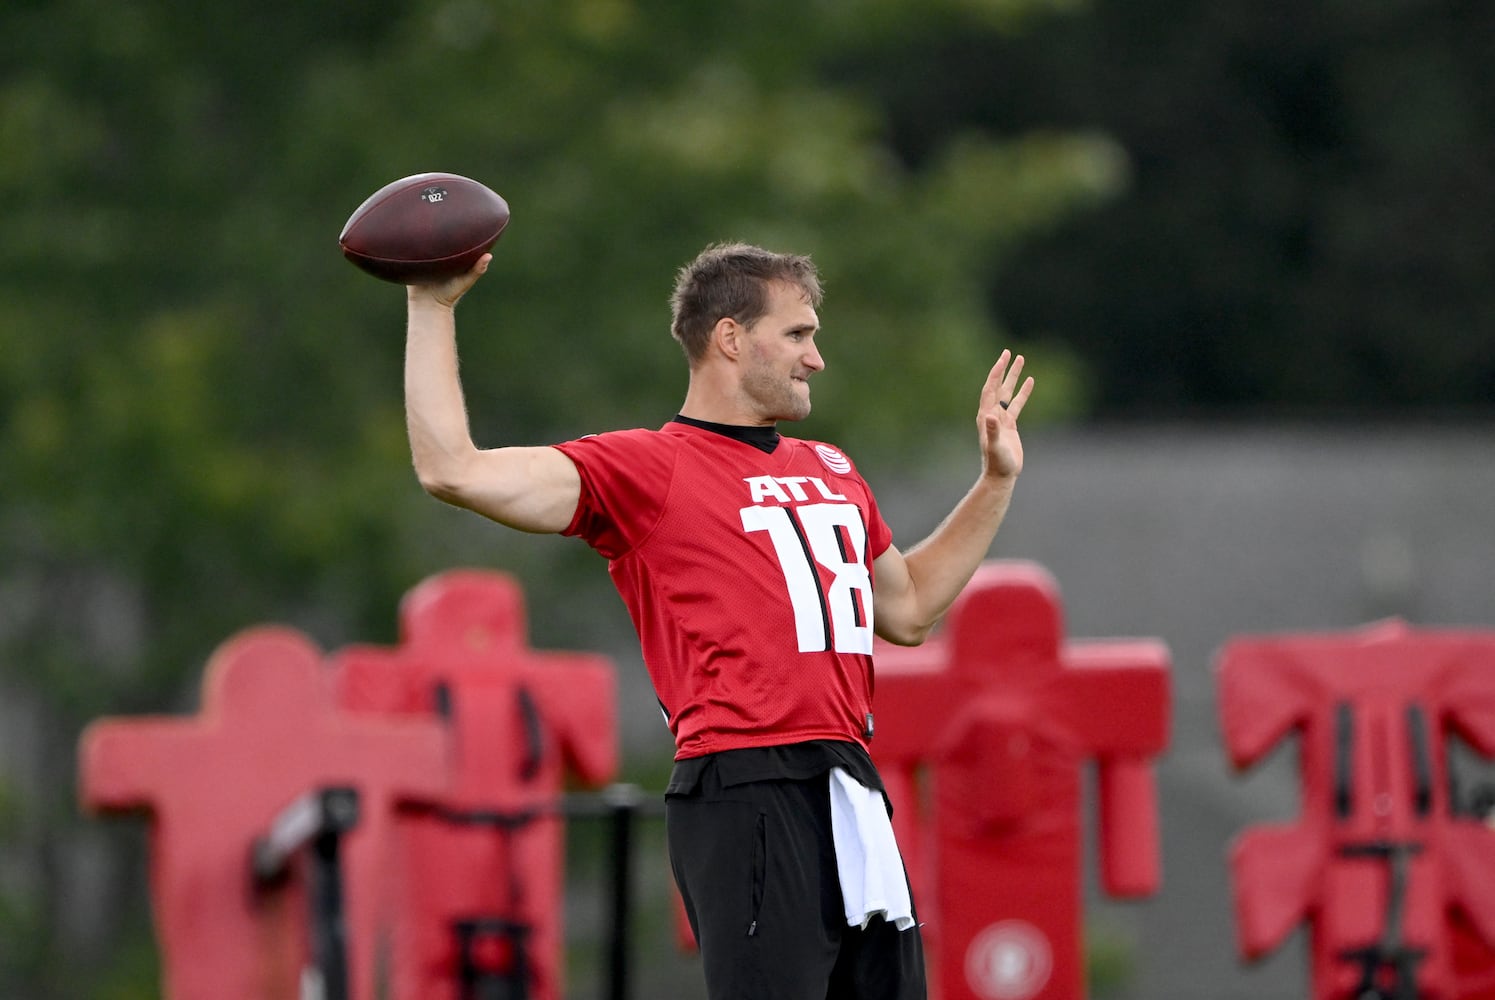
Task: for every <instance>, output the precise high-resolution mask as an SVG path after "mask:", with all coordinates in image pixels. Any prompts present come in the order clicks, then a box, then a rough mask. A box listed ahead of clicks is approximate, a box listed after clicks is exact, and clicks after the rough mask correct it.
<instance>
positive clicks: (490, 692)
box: [334, 570, 617, 1000]
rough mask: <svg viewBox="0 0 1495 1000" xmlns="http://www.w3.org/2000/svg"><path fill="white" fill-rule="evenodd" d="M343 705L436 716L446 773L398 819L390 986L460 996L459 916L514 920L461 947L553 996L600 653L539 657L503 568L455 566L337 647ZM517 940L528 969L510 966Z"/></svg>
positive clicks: (598, 716)
mask: <svg viewBox="0 0 1495 1000" xmlns="http://www.w3.org/2000/svg"><path fill="white" fill-rule="evenodd" d="M334 659H335V663H336V668H337V669H336V672H337V678H338V679H337V685H338V700H339V702H340V703H341V704H342V705H344V706H347V707H349V708H354V709H358V710H361V711H366V712H379V713H385V714H392V715H397V716H413V717H417V718H423V719H438V718H441V719H444V720H445V725H446V728H447V733H448V754H449V758H450V762H451V767H452V769H453V775H454V777H453V782H452V785H451V787H450V789H449V791H448V793H447V794H446V795H445V796H444V797H443V798H442V799H441V800H440V802H439V803H438V808H437V809H436V810H434V811H431V812H427V813H423V814H408V815H404V816H402V817H401V819H400V821H399V822H400V829H399V838H398V839H399V841H400V852H401V858H402V863H401V865H400V869H399V871H398V872H397V873H396V877H395V878H394V879H392V880H391V882H390V884H389V887H390V892H391V898H389V899H388V900H386V904H387V905H388V906H389V907H390V910H389V912H391V913H392V914H393V921H394V932H393V940H394V947H393V952H392V970H391V971H392V979H393V983H394V990H393V994H392V995H393V996H394V997H395V998H397V1000H417V998H418V1000H441V998H448V997H451V998H455V997H457V996H459V983H460V980H461V977H462V960H463V956H462V949H461V947H460V944H459V940H460V939H459V936H458V933H457V931H456V926H457V924H458V922H459V921H464V920H467V921H479V920H482V921H489V923H488V924H487V925H486V926H489V927H490V928H491V927H502V926H509V927H514V928H518V930H517V931H516V933H517V934H518V935H519V938H518V939H516V938H508V939H504V938H502V937H492V936H490V937H489V938H488V939H487V940H486V941H482V942H479V946H478V947H475V948H474V949H473V950H472V951H471V952H470V953H469V954H470V957H471V958H472V960H474V961H476V962H477V963H478V964H479V965H480V966H481V967H482V971H485V972H487V973H490V974H499V975H514V976H518V977H519V978H522V980H523V981H524V983H525V989H526V990H527V991H528V992H527V993H526V994H525V995H526V996H529V997H531V998H533V1000H559V998H560V997H561V996H562V995H563V993H562V987H563V982H562V978H563V977H562V974H561V972H562V961H561V959H562V954H561V950H562V938H563V934H562V919H561V918H562V903H563V888H564V887H563V876H564V872H563V859H564V836H563V834H564V824H563V820H562V819H561V817H559V816H558V815H557V808H558V806H559V804H560V798H561V794H562V792H563V790H564V786H565V782H566V780H567V778H568V777H569V778H572V779H574V780H575V781H577V782H578V783H580V784H583V785H593V786H595V785H600V784H603V783H604V782H606V781H608V780H609V779H611V778H612V777H613V775H614V774H615V772H616V769H617V724H616V719H617V696H616V690H615V684H616V681H615V675H614V670H613V666H612V664H611V662H610V661H609V660H608V659H607V658H605V657H602V656H598V655H595V654H590V653H561V652H539V651H535V650H532V649H530V648H529V646H528V644H527V639H526V629H525V613H524V599H523V594H522V592H521V591H520V588H519V586H518V584H517V583H516V582H515V581H514V580H513V579H512V578H510V577H508V576H506V575H504V574H500V573H494V572H487V571H478V570H454V571H451V572H448V573H443V574H441V575H438V576H435V577H432V578H430V579H428V580H426V581H424V582H423V583H421V584H420V585H419V586H417V587H416V588H415V589H413V590H412V591H411V592H410V593H409V594H408V595H407V596H406V598H405V600H404V602H403V603H402V605H401V608H400V644H399V646H398V647H397V648H392V649H391V648H378V647H370V646H360V647H352V648H349V649H346V650H343V651H342V652H340V653H339V654H337V655H336V657H335V658H334ZM516 948H517V949H522V950H523V954H524V958H523V961H524V963H525V965H526V966H527V968H526V969H525V970H524V971H523V973H522V975H520V971H519V970H518V969H517V968H516V965H515V963H516V961H518V958H517V952H516Z"/></svg>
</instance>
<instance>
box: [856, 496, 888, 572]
mask: <svg viewBox="0 0 1495 1000" xmlns="http://www.w3.org/2000/svg"><path fill="white" fill-rule="evenodd" d="M862 485H863V486H866V489H867V547H868V551H869V553H870V554H871V556H872V558H873V559H876V558H877V557H878V556H880V555H882V554H883V553H884V552H886V551H888V548H889V547H890V546H891V545H892V544H893V529H892V528H890V527H888V522H886V521H884V520H883V519H882V511H880V510H878V509H877V498H876V497H875V496H873V495H872V487H870V486H867V485H866V480H863V481H862Z"/></svg>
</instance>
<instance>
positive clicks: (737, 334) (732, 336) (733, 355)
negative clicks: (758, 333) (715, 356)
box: [711, 316, 747, 361]
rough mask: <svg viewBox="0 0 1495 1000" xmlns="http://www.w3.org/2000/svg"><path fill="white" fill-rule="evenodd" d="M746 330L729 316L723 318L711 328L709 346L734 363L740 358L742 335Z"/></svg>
mask: <svg viewBox="0 0 1495 1000" xmlns="http://www.w3.org/2000/svg"><path fill="white" fill-rule="evenodd" d="M745 333H747V328H746V327H745V326H743V325H742V324H741V323H739V322H737V321H736V320H735V319H733V318H732V317H731V316H723V317H722V318H721V319H719V320H717V321H716V326H713V327H712V328H711V345H712V346H713V347H714V348H716V350H718V351H720V352H721V353H722V354H723V356H725V357H727V358H729V359H731V360H733V361H736V360H737V359H738V358H739V357H741V356H742V347H743V343H742V341H743V335H744V334H745Z"/></svg>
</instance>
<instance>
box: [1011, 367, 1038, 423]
mask: <svg viewBox="0 0 1495 1000" xmlns="http://www.w3.org/2000/svg"><path fill="white" fill-rule="evenodd" d="M1031 395H1033V377H1032V376H1031V375H1030V376H1029V377H1028V379H1027V381H1025V382H1024V383H1023V384H1022V386H1021V387H1020V388H1019V389H1018V390H1017V395H1015V396H1013V397H1012V402H1010V403H1008V404H1007V406H1006V407H1005V409H1006V410H1007V412H1008V413H1010V414H1012V419H1014V420H1016V419H1017V417H1018V414H1020V413H1022V412H1023V407H1024V406H1025V405H1026V404H1027V402H1028V397H1029V396H1031Z"/></svg>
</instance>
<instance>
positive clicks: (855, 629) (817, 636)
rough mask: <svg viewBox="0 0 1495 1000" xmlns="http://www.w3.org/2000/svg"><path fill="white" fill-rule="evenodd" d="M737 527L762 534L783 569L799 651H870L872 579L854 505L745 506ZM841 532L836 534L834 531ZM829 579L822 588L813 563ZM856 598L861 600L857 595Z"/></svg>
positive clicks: (865, 533)
mask: <svg viewBox="0 0 1495 1000" xmlns="http://www.w3.org/2000/svg"><path fill="white" fill-rule="evenodd" d="M741 513H742V527H743V529H744V530H746V531H766V532H768V538H769V541H771V542H772V543H773V550H774V553H775V554H776V555H777V556H778V558H779V568H780V569H782V570H783V571H784V583H785V585H786V586H787V587H788V589H789V604H790V606H791V607H792V608H793V609H794V628H795V632H796V633H797V634H798V637H799V651H800V652H801V653H814V652H820V651H822V650H825V649H828V648H830V644H829V643H827V641H826V633H827V631H829V632H830V635H831V636H832V637H833V639H834V643H835V650H836V652H838V653H869V654H870V653H871V652H872V576H871V574H870V573H868V572H867V566H866V564H865V563H864V562H863V561H862V560H863V558H864V556H865V554H866V550H867V529H866V528H865V527H864V526H863V524H862V516H861V511H860V510H858V509H857V507H856V505H855V504H849V503H815V504H807V505H805V506H801V507H795V508H793V509H792V510H791V509H790V508H788V507H744V508H742V511H741ZM838 528H840V529H844V531H838V530H837V529H838ZM816 563H818V564H819V565H821V566H823V567H825V568H826V569H827V570H829V571H830V572H831V573H832V575H833V577H834V578H833V579H832V581H831V584H830V586H829V587H827V588H822V586H821V583H820V574H819V573H818V572H817V571H816V569H815V564H816ZM859 594H860V601H858V595H859Z"/></svg>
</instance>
